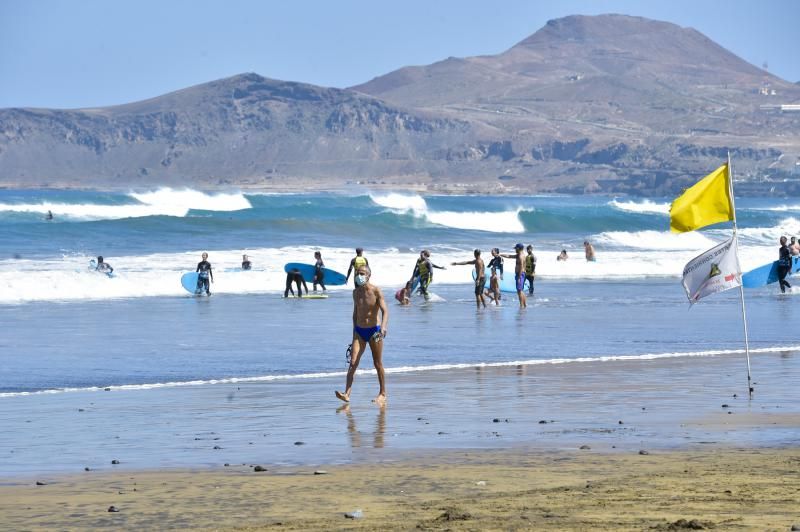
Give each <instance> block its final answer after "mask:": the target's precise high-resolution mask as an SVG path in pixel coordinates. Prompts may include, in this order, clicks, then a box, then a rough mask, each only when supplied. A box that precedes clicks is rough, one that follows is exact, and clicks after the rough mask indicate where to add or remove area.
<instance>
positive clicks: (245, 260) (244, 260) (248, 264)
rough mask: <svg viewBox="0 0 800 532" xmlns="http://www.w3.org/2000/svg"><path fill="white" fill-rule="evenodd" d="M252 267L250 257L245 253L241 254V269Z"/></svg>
mask: <svg viewBox="0 0 800 532" xmlns="http://www.w3.org/2000/svg"><path fill="white" fill-rule="evenodd" d="M252 268H253V263H252V262H250V259H249V258H248V257H247V255H242V270H250V269H252Z"/></svg>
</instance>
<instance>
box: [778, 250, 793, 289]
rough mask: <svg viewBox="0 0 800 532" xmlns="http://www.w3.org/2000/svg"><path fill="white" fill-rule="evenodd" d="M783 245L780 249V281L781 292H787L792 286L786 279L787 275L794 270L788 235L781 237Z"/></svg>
mask: <svg viewBox="0 0 800 532" xmlns="http://www.w3.org/2000/svg"><path fill="white" fill-rule="evenodd" d="M780 242H781V247H780V248H779V249H778V282H779V283H780V285H781V293H786V289H787V288H791V287H792V285H790V284H789V283H788V282H787V281H786V275H787V274H788V273H789V272H790V271H792V252H791V250H790V249H789V246H787V245H786V237H785V236H782V237H781V240H780Z"/></svg>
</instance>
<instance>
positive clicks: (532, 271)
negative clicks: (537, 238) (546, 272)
mask: <svg viewBox="0 0 800 532" xmlns="http://www.w3.org/2000/svg"><path fill="white" fill-rule="evenodd" d="M525 251H527V252H528V254H527V255H526V256H525V280H526V281H528V295H529V296H532V295H533V279H534V277H536V255H534V254H533V246H532V245H530V244H528V247H527V248H525Z"/></svg>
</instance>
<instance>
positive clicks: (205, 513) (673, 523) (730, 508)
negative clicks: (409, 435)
mask: <svg viewBox="0 0 800 532" xmlns="http://www.w3.org/2000/svg"><path fill="white" fill-rule="evenodd" d="M724 450H725V452H719V451H720V449H718V448H713V447H712V448H708V449H704V450H699V451H669V452H648V453H646V454H640V453H638V452H624V453H613V454H612V453H602V452H596V451H593V450H577V449H576V450H570V451H558V452H557V451H551V452H533V453H530V452H525V451H521V450H511V451H500V450H491V451H474V450H470V451H436V452H431V453H427V454H425V455H421V456H418V457H404V458H401V459H400V460H399V461H393V462H381V463H373V464H356V465H325V466H318V467H277V468H276V467H273V466H271V465H269V464H266V463H264V464H250V463H246V464H243V465H239V464H236V465H231V466H229V467H215V468H201V469H193V470H192V469H189V470H186V469H182V470H158V469H156V470H144V471H136V472H132V471H118V472H85V473H83V474H80V475H78V474H70V475H61V476H54V477H45V478H44V479H43V480H41V481H40V482H42V485H36V484H35V483H34V482H33V480H30V479H29V480H27V481H24V482H23V481H19V480H18V481H15V482H8V481H3V482H2V483H0V527H2V528H7V529H29V528H39V527H43V528H54V529H69V528H98V527H100V528H103V527H124V528H143V529H155V528H162V529H164V528H192V529H215V530H217V529H220V530H228V529H237V530H241V529H246V530H266V529H272V528H275V527H280V528H281V530H329V529H333V528H335V529H381V530H406V529H414V528H419V529H432V530H438V529H455V530H467V529H468V530H474V529H500V528H503V529H516V528H521V529H536V530H589V529H591V530H644V529H655V530H679V529H690V528H699V527H703V528H713V527H716V528H722V529H731V528H736V529H743V530H767V529H776V530H789V529H790V528H791V527H792V526H793V525H795V524H800V522H798V521H800V516H798V514H797V507H798V503H800V490H798V488H797V487H796V486H795V483H794V482H793V480H792V479H793V476H791V475H788V474H787V471H796V469H797V466H798V464H800V448H798V447H797V446H794V447H788V448H782V449H750V448H736V449H724ZM255 465H261V466H262V467H263V468H265V469H266V471H262V472H256V471H255ZM111 506H113V507H114V508H115V509H116V510H118V511H117V512H109V507H111ZM356 511H360V512H361V517H359V518H355V519H350V518H347V517H345V514H346V513H351V514H352V513H353V512H356Z"/></svg>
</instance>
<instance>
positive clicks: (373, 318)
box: [336, 266, 389, 405]
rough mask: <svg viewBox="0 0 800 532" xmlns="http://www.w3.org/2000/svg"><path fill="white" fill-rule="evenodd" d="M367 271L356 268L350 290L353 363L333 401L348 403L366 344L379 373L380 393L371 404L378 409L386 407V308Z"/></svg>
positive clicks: (364, 268) (366, 269)
mask: <svg viewBox="0 0 800 532" xmlns="http://www.w3.org/2000/svg"><path fill="white" fill-rule="evenodd" d="M369 277H370V273H369V268H367V267H366V266H359V267H358V268H357V269H356V275H355V278H354V280H355V284H356V287H355V288H354V289H353V343H352V345H351V346H350V352H351V353H352V359H351V360H350V367H348V368H347V384H346V388H345V390H344V393H342V392H340V391H338V390H337V391H336V397H338V398H339V399H341V400H342V401H344V402H345V403H349V402H350V392H351V391H352V389H353V378H354V377H355V374H356V370H357V369H358V363H359V362H361V355H363V354H364V351H365V350H366V348H367V344H369V349H370V351H371V352H372V362H373V364H374V365H375V371H376V372H377V373H378V384H379V385H380V391H379V392H378V396H377V397H375V399H373V400H372V402H374V403H377V404H379V405H384V404H386V380H385V378H384V372H383V360H382V358H381V356H382V355H383V341H382V340H383V339H384V338H386V333H387V329H386V326H387V323H388V321H389V308H388V307H387V305H386V300H385V299H384V298H383V294H382V293H381V289H380V288H378V287H377V286H375V285H372V284H370V282H369ZM378 314H380V325H379V324H378Z"/></svg>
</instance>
